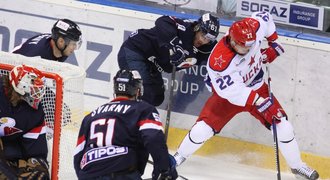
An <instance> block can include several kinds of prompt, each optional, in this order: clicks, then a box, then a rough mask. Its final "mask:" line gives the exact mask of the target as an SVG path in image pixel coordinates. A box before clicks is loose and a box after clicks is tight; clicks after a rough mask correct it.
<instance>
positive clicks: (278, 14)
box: [236, 0, 324, 30]
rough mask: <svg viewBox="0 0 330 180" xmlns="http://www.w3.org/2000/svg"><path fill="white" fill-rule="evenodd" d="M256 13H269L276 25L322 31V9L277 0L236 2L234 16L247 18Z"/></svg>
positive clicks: (242, 0)
mask: <svg viewBox="0 0 330 180" xmlns="http://www.w3.org/2000/svg"><path fill="white" fill-rule="evenodd" d="M256 11H267V12H269V13H270V14H271V15H272V16H273V19H274V21H275V22H277V23H282V24H289V25H294V26H300V27H306V28H310V29H318V30H323V18H324V8H323V7H318V6H314V5H312V4H307V3H289V2H285V1H278V0H272V1H269V0H237V8H236V16H241V17H249V16H251V14H252V13H253V12H256Z"/></svg>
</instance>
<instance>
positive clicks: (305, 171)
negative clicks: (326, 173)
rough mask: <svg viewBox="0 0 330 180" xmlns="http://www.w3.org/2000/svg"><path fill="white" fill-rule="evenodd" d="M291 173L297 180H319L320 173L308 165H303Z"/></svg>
mask: <svg viewBox="0 0 330 180" xmlns="http://www.w3.org/2000/svg"><path fill="white" fill-rule="evenodd" d="M291 172H292V173H293V174H294V175H295V176H296V178H297V179H308V180H316V179H318V178H319V173H318V172H317V171H316V170H314V169H312V168H310V167H308V166H306V165H303V166H302V167H300V168H298V169H291Z"/></svg>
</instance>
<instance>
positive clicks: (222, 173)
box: [143, 156, 296, 180]
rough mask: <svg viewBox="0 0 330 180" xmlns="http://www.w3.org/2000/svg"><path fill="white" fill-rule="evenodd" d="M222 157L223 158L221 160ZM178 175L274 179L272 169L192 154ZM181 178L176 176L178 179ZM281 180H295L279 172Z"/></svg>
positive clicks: (207, 179)
mask: <svg viewBox="0 0 330 180" xmlns="http://www.w3.org/2000/svg"><path fill="white" fill-rule="evenodd" d="M222 159H223V160H222ZM151 171H152V167H151V165H150V164H148V166H147V169H146V172H145V175H144V176H143V178H144V179H149V178H150V174H151ZM177 171H178V173H179V175H181V176H184V177H185V178H187V179H189V180H245V179H246V180H276V179H277V175H276V171H275V165H274V170H267V169H262V168H256V167H252V166H247V165H242V164H239V163H237V162H230V158H223V157H216V158H207V157H201V156H192V157H190V158H189V159H188V160H187V161H186V162H184V163H183V164H182V165H181V166H180V167H178V169H177ZM180 179H181V178H178V180H180ZM281 179H282V180H296V178H295V176H294V175H293V174H291V173H288V172H286V173H283V172H282V173H281Z"/></svg>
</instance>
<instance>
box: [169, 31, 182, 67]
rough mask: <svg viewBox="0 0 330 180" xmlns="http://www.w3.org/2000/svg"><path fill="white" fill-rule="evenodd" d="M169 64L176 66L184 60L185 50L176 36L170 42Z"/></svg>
mask: <svg viewBox="0 0 330 180" xmlns="http://www.w3.org/2000/svg"><path fill="white" fill-rule="evenodd" d="M170 45H171V46H170V48H169V50H170V63H171V64H173V65H175V66H178V65H180V64H181V63H182V62H183V61H184V60H185V58H186V54H185V50H184V49H183V48H182V41H181V40H180V39H179V38H178V37H177V36H176V37H175V38H173V39H172V40H171V42H170Z"/></svg>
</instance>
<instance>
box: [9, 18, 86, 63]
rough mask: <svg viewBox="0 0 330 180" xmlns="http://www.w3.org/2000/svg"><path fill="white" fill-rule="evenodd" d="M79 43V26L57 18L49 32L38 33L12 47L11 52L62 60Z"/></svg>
mask: <svg viewBox="0 0 330 180" xmlns="http://www.w3.org/2000/svg"><path fill="white" fill-rule="evenodd" d="M80 45H81V31H80V28H79V26H78V25H77V24H76V23H75V22H73V21H71V20H69V19H59V20H57V21H56V23H55V24H54V25H53V28H52V33H51V34H48V33H46V34H39V35H37V36H34V37H32V38H30V39H28V40H26V41H25V42H24V43H22V44H21V45H19V46H17V47H15V48H14V49H13V51H12V52H13V53H15V54H21V55H24V56H28V57H35V56H40V57H41V58H43V59H49V60H54V61H59V62H64V61H65V60H66V59H67V58H68V56H70V55H71V54H72V53H73V52H74V50H77V49H79V47H80Z"/></svg>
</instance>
